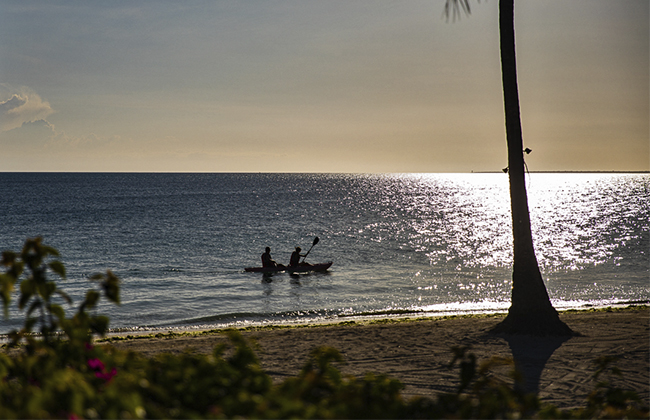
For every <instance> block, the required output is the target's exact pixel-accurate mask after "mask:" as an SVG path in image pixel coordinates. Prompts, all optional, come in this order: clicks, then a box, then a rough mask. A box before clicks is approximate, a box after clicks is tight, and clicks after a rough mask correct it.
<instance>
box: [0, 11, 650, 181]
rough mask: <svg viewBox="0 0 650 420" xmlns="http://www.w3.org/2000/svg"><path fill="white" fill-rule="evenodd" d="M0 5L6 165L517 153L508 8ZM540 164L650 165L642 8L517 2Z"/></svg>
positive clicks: (311, 166)
mask: <svg viewBox="0 0 650 420" xmlns="http://www.w3.org/2000/svg"><path fill="white" fill-rule="evenodd" d="M444 3H445V2H444V0H422V1H420V0H408V1H386V0H370V1H366V0H345V1H337V0H328V1H315V0H313V1H285V0H264V1H228V0H224V1H217V0H214V1H197V0H192V1H131V0H129V1H110V2H107V1H105V2H100V1H83V2H82V1H74V2H73V1H25V0H17V1H6V0H0V39H1V40H2V42H1V43H0V171H43V170H45V171H207V172H217V171H219V172H221V171H225V172H240V171H254V172H268V171H278V172H470V171H498V170H500V169H501V168H503V167H505V166H506V165H507V155H506V142H505V129H504V120H503V102H502V96H501V95H502V94H501V75H500V64H499V49H498V48H499V46H498V42H499V41H498V22H497V18H498V16H497V12H498V11H497V7H498V0H487V1H481V2H480V3H477V2H475V1H473V2H472V3H471V4H472V14H471V16H470V17H463V18H462V19H460V21H458V20H457V21H456V22H452V21H449V22H447V21H446V19H445V18H444V17H443V15H442V13H443V10H444ZM515 3H516V19H515V26H516V36H517V51H518V57H517V58H518V71H519V90H520V97H521V108H522V122H523V129H524V143H525V146H526V147H529V148H531V149H533V153H532V154H531V155H529V156H528V157H527V162H528V166H529V169H530V170H632V171H638V170H649V169H650V163H649V162H650V144H649V143H650V141H649V132H650V127H649V123H648V121H649V112H650V111H649V87H648V85H649V79H650V76H649V58H648V57H649V43H648V38H649V25H648V22H649V20H650V12H649V2H648V0H638V1H636V0H617V1H613V0H571V1H566V0H517V1H516V2H515Z"/></svg>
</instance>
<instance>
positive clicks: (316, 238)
mask: <svg viewBox="0 0 650 420" xmlns="http://www.w3.org/2000/svg"><path fill="white" fill-rule="evenodd" d="M318 241H320V239H318V236H317V237H315V238H314V243H313V244H312V246H314V245H316V244H317V243H318Z"/></svg>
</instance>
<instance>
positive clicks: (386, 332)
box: [112, 308, 650, 408]
mask: <svg viewBox="0 0 650 420" xmlns="http://www.w3.org/2000/svg"><path fill="white" fill-rule="evenodd" d="M560 318H561V319H562V320H563V321H564V322H566V323H567V324H568V325H569V326H570V327H571V328H572V329H573V330H574V331H575V332H578V333H580V334H581V336H577V337H571V338H568V339H564V340H557V339H555V340H554V339H548V338H547V339H537V338H533V337H525V336H524V337H506V336H496V335H491V334H488V332H487V331H488V330H489V329H490V328H492V327H493V326H494V325H496V324H497V323H498V322H499V321H500V320H502V319H503V316H495V317H483V316H470V317H453V318H441V319H437V318H432V319H426V320H410V321H406V322H374V323H348V324H336V325H326V326H310V327H297V328H280V329H260V330H256V331H244V332H243V334H244V336H245V337H247V338H249V339H252V340H253V341H254V342H256V343H257V345H258V348H257V354H258V356H259V358H260V361H261V364H262V366H263V368H264V369H265V370H266V372H267V373H268V374H269V375H271V376H272V377H273V378H274V379H275V380H278V381H279V380H282V379H285V378H287V377H290V376H294V375H296V374H297V373H298V371H299V370H300V368H301V367H302V365H303V363H304V362H305V360H306V359H307V357H308V354H309V352H310V350H312V349H313V348H315V347H318V346H331V347H335V348H337V349H338V350H339V351H340V352H341V354H342V355H343V357H344V358H345V360H346V364H345V365H342V366H341V370H342V372H343V373H344V374H348V375H355V376H363V375H364V374H365V373H366V372H375V373H383V374H387V375H388V376H390V377H393V378H396V379H399V380H400V381H402V382H403V384H404V385H405V389H404V391H403V395H404V396H406V397H411V396H415V395H422V396H434V395H435V394H437V393H439V392H451V391H454V390H455V387H456V386H457V384H458V372H457V370H449V369H448V368H447V365H448V364H449V362H450V360H451V357H452V353H451V351H450V348H451V347H453V346H471V352H472V353H474V354H475V355H476V356H477V357H478V360H479V361H480V360H486V359H488V358H490V357H491V356H493V355H497V356H504V357H508V358H513V357H514V359H515V360H516V362H517V363H518V365H519V366H520V368H521V370H522V371H523V372H524V374H525V375H526V379H527V387H528V388H529V389H530V390H532V391H536V392H538V393H539V396H540V398H541V399H542V401H544V402H549V403H553V404H555V405H556V406H558V407H561V408H570V407H577V406H581V405H583V404H584V401H585V398H586V397H587V395H588V393H589V392H590V391H591V390H592V389H593V386H594V381H593V379H592V375H593V373H594V371H595V369H594V364H593V361H594V359H596V358H597V357H599V356H617V357H619V358H620V360H619V361H618V362H617V364H616V366H617V367H619V368H620V369H621V370H622V372H623V378H622V379H620V380H617V381H616V382H615V383H616V384H617V385H619V386H622V387H625V388H627V389H633V390H635V391H637V392H638V393H639V395H641V396H642V397H643V399H644V400H645V402H646V404H647V403H649V402H650V365H649V360H650V354H649V348H650V311H649V310H648V308H632V309H625V310H612V311H580V312H563V313H561V314H560ZM226 341H227V338H226V337H225V336H224V335H223V334H219V333H214V334H208V335H199V336H185V337H175V338H165V337H158V338H137V339H128V340H124V341H117V342H114V343H112V345H114V346H115V347H118V348H121V349H128V350H133V351H137V352H140V353H142V354H144V355H148V356H151V355H155V354H158V353H162V352H170V353H180V352H182V351H186V350H187V349H191V350H192V351H195V352H199V353H210V352H211V351H212V349H213V347H214V346H215V345H216V344H218V343H223V342H226ZM506 373H507V372H506V371H505V370H499V371H496V372H495V374H496V375H497V376H499V377H502V378H503V379H506Z"/></svg>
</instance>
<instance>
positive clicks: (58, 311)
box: [47, 304, 65, 321]
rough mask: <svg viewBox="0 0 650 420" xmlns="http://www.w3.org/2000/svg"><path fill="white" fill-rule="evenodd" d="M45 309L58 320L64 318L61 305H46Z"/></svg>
mask: <svg viewBox="0 0 650 420" xmlns="http://www.w3.org/2000/svg"><path fill="white" fill-rule="evenodd" d="M47 309H48V310H49V311H50V313H52V314H53V315H54V316H56V317H57V318H58V319H59V320H60V321H61V320H64V319H65V311H64V310H63V308H62V307H61V305H57V304H52V305H48V307H47Z"/></svg>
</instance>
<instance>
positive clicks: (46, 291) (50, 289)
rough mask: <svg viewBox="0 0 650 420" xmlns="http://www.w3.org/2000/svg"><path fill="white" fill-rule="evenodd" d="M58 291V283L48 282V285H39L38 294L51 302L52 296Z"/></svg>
mask: <svg viewBox="0 0 650 420" xmlns="http://www.w3.org/2000/svg"><path fill="white" fill-rule="evenodd" d="M55 290H56V283H54V282H53V281H48V282H46V283H41V284H39V285H38V293H39V294H40V295H41V296H43V298H44V299H45V300H46V301H49V300H50V296H52V293H54V291H55Z"/></svg>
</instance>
